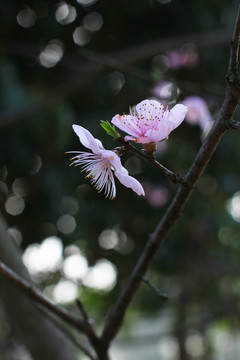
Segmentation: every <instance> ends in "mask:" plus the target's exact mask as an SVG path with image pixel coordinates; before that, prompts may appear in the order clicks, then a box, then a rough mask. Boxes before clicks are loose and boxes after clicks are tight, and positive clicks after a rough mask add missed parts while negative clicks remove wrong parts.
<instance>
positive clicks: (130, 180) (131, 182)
mask: <svg viewBox="0 0 240 360" xmlns="http://www.w3.org/2000/svg"><path fill="white" fill-rule="evenodd" d="M124 169H125V168H124ZM125 170H126V169H125ZM126 171H127V170H126ZM115 176H116V178H118V180H119V181H120V182H121V183H122V184H123V185H124V186H126V187H128V188H131V189H132V190H133V191H135V193H137V194H138V195H142V196H144V195H145V192H144V190H143V187H142V185H141V184H140V182H139V181H137V180H136V179H135V178H134V177H132V176H130V175H127V174H126V173H123V172H117V171H115Z"/></svg>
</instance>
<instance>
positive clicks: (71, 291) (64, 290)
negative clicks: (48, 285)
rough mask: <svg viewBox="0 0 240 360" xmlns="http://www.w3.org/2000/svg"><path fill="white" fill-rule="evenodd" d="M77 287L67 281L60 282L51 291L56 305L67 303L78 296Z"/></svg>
mask: <svg viewBox="0 0 240 360" xmlns="http://www.w3.org/2000/svg"><path fill="white" fill-rule="evenodd" d="M78 293H79V292H78V286H77V285H76V284H74V283H73V282H71V281H69V280H60V281H59V282H58V283H57V285H56V286H55V287H54V290H53V298H54V300H55V301H56V302H57V303H69V302H72V301H74V300H75V299H76V298H77V296H78Z"/></svg>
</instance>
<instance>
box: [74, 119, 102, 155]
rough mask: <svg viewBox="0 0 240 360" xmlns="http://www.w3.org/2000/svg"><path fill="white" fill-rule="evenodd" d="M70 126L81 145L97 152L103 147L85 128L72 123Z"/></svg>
mask: <svg viewBox="0 0 240 360" xmlns="http://www.w3.org/2000/svg"><path fill="white" fill-rule="evenodd" d="M72 127H73V130H74V131H75V133H76V134H77V136H78V137H79V140H80V142H81V143H82V144H83V146H85V147H86V148H88V149H91V150H92V152H93V153H95V154H97V153H99V151H100V150H102V149H104V147H103V145H102V143H101V141H100V140H98V139H95V138H94V137H93V136H92V134H91V133H90V132H89V131H88V130H87V129H85V128H84V127H82V126H79V125H73V126H72Z"/></svg>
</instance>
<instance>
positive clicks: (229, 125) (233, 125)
mask: <svg viewBox="0 0 240 360" xmlns="http://www.w3.org/2000/svg"><path fill="white" fill-rule="evenodd" d="M224 124H225V126H226V129H227V130H228V129H232V130H240V122H239V121H234V120H229V121H226V122H225V123H224Z"/></svg>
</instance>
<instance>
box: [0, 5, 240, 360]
mask: <svg viewBox="0 0 240 360" xmlns="http://www.w3.org/2000/svg"><path fill="white" fill-rule="evenodd" d="M0 4H1V10H2V11H1V13H0V20H1V36H0V88H1V95H0V106H1V114H0V210H1V212H0V219H1V221H0V224H1V227H2V229H3V231H2V236H1V237H0V242H1V244H0V250H1V251H0V260H2V261H3V260H4V261H5V262H6V263H7V264H11V262H15V260H14V259H15V258H17V259H18V260H17V261H18V265H19V266H20V267H21V269H22V266H23V264H24V266H25V267H26V268H27V270H28V272H29V274H30V277H31V279H32V281H34V282H36V284H37V286H38V287H39V288H40V289H41V290H42V291H43V292H44V293H45V294H46V295H47V296H48V297H50V298H51V299H53V300H54V301H55V302H57V303H59V304H61V305H63V306H65V307H67V308H68V309H69V310H73V311H76V305H75V301H76V299H77V298H80V299H81V301H82V302H83V304H84V305H85V307H86V309H87V310H88V312H89V313H90V314H91V316H92V317H93V318H94V319H95V323H96V326H97V327H99V329H101V326H102V324H103V321H104V319H105V317H106V315H107V313H108V311H109V309H110V307H111V305H112V304H113V303H114V301H116V299H117V297H118V295H119V293H120V291H121V289H122V287H123V285H124V284H125V282H126V281H127V279H128V277H129V274H130V272H131V270H132V269H133V266H134V264H135V263H136V261H137V259H138V257H139V254H140V253H141V251H142V249H143V247H144V245H145V243H146V241H147V239H148V236H149V234H150V233H151V232H152V231H153V230H154V228H155V226H156V225H157V223H158V221H159V220H160V218H161V216H162V215H163V214H164V211H165V210H166V208H167V206H168V204H169V201H170V200H171V199H172V198H173V196H174V194H175V191H176V188H177V186H176V185H174V184H172V183H170V182H169V180H168V179H166V178H164V177H163V176H162V174H161V173H159V172H158V171H157V170H156V169H154V168H152V167H151V166H150V165H149V164H147V163H144V161H143V160H142V159H139V158H137V157H135V156H133V155H132V154H127V155H124V157H123V158H122V162H123V164H124V166H125V167H126V168H127V169H128V171H129V173H130V174H131V175H133V176H134V177H136V178H137V179H138V180H139V181H140V182H141V183H142V185H143V187H144V189H145V192H146V197H145V198H143V197H138V196H137V195H135V194H134V193H133V192H132V191H131V190H129V189H127V188H125V187H123V186H122V185H121V184H120V183H117V197H116V199H114V200H113V201H110V200H108V199H105V198H104V196H103V195H102V194H100V195H99V194H98V193H97V192H96V191H95V190H94V188H93V187H92V186H91V185H90V183H89V181H88V180H87V179H85V175H84V173H82V172H81V170H80V168H74V167H71V168H69V166H68V165H69V156H68V155H65V152H66V151H70V150H84V148H83V147H82V146H81V144H80V143H79V140H78V138H77V136H76V135H75V134H74V132H73V131H72V124H79V125H82V126H84V127H86V128H87V129H88V130H89V131H91V132H92V134H93V135H94V136H95V137H97V138H99V139H101V141H102V142H103V144H104V146H105V147H106V148H107V149H113V148H114V147H115V146H117V144H116V143H114V142H113V140H112V138H110V137H109V136H108V135H107V134H106V133H105V132H104V131H103V129H102V128H101V127H100V126H99V121H100V120H105V121H107V120H108V121H110V120H111V119H112V117H113V116H114V115H115V114H118V113H119V114H122V113H123V112H125V113H127V112H128V107H129V106H130V105H134V104H137V103H138V102H140V101H142V100H143V99H145V98H155V99H159V100H160V101H162V102H163V103H169V104H170V105H171V106H173V105H174V104H175V103H176V102H180V103H185V104H186V105H188V107H189V112H188V115H187V118H186V121H185V122H184V124H182V125H181V126H180V127H179V128H178V129H176V130H175V131H174V132H173V133H172V134H171V136H170V138H169V140H167V141H165V142H163V143H161V144H159V147H158V150H157V159H158V161H159V162H161V163H162V164H163V165H164V166H166V167H168V168H170V169H171V170H173V171H175V172H177V173H179V174H185V172H186V171H187V170H188V168H189V166H190V164H191V162H192V161H193V159H194V157H195V155H196V153H197V151H198V149H199V147H200V146H201V143H202V141H203V140H204V138H205V136H206V134H207V132H208V130H209V128H210V127H211V124H212V122H213V121H214V118H215V116H216V114H217V112H218V110H219V108H220V106H221V104H222V100H223V97H224V91H225V74H226V69H227V64H228V58H229V43H230V38H231V33H232V30H233V26H234V21H235V16H236V11H237V6H238V1H230V0H222V1H217V0H213V1H209V2H206V1H202V0H195V1H190V0H181V1H180V0H139V1H127V0H121V1H120V0H115V1H114V2H113V1H110V0H66V1H47V0H32V1H13V0H9V1H7V2H6V1H3V0H1V1H0ZM237 117H238V113H237V114H236V119H237ZM239 222H240V152H239V133H237V132H233V131H232V132H228V133H227V134H226V135H225V136H224V138H223V140H222V141H221V144H220V146H219V148H218V149H217V151H216V153H215V154H214V156H213V158H212V160H211V162H210V164H209V166H208V168H207V170H206V171H205V173H204V174H203V176H202V178H201V180H200V182H199V184H198V186H197V189H196V190H195V192H194V194H193V196H192V197H191V199H190V201H189V203H188V204H187V206H186V208H185V210H184V213H183V215H182V217H181V218H180V220H179V221H178V222H177V224H176V225H175V226H174V229H173V230H172V231H171V233H170V234H169V236H168V238H167V241H166V242H165V244H164V245H163V246H162V247H161V249H160V251H159V252H158V254H157V256H156V258H155V261H154V263H153V265H152V267H151V269H150V270H149V271H148V274H147V276H148V278H149V279H150V280H151V281H152V282H153V283H154V284H155V285H156V286H157V287H158V288H159V289H160V291H163V292H164V293H166V294H167V295H168V297H169V300H168V301H167V302H164V301H162V300H161V299H160V298H158V297H157V296H156V294H155V293H154V291H152V290H151V289H150V288H149V287H148V286H147V285H146V284H144V283H143V284H142V285H141V287H140V290H139V291H138V293H137V295H136V296H135V299H134V301H133V303H132V304H131V307H130V308H129V310H128V314H127V317H126V319H125V323H124V326H123V328H122V330H121V332H120V334H119V336H118V338H117V340H116V341H115V342H114V344H113V348H112V350H111V354H112V358H113V359H114V360H123V359H124V360H125V359H127V360H133V359H136V358H138V359H139V360H144V359H148V360H155V359H163V360H192V359H198V360H203V359H204V360H207V359H208V360H225V359H228V360H235V359H236V358H238V354H239V352H240V320H239V315H240V308H239V300H240V278H239V272H240V262H239V256H240V242H239V240H240V229H239ZM10 238H11V239H10ZM6 239H8V240H6ZM12 240H13V241H14V243H15V244H16V245H17V246H14V248H12V249H11V251H9V252H8V251H7V250H6V247H7V246H8V245H9V241H12ZM19 251H21V253H22V262H21V258H19ZM3 254H4V256H3ZM13 268H14V265H13ZM4 289H5V288H4V287H2V288H1V291H0V299H1V302H0V318H1V322H0V323H1V324H0V359H4V360H5V359H7V360H14V359H17V360H29V359H32V357H31V356H30V353H29V350H28V349H27V347H26V346H23V345H22V342H21V341H19V340H17V337H16V336H15V331H14V326H15V325H14V321H13V322H12V321H9V318H8V315H7V314H8V312H9V313H10V312H11V310H8V308H7V304H8V303H9V299H8V298H7V300H4V298H3V292H4V291H5V290H4ZM5 296H6V297H8V293H7V292H6V294H5ZM10 318H11V316H10ZM16 332H17V331H16ZM74 336H78V335H77V334H74ZM23 342H24V341H23ZM74 351H75V353H76V354H77V358H78V359H84V358H85V357H84V355H83V354H82V352H80V350H79V349H77V348H75V350H74Z"/></svg>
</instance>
